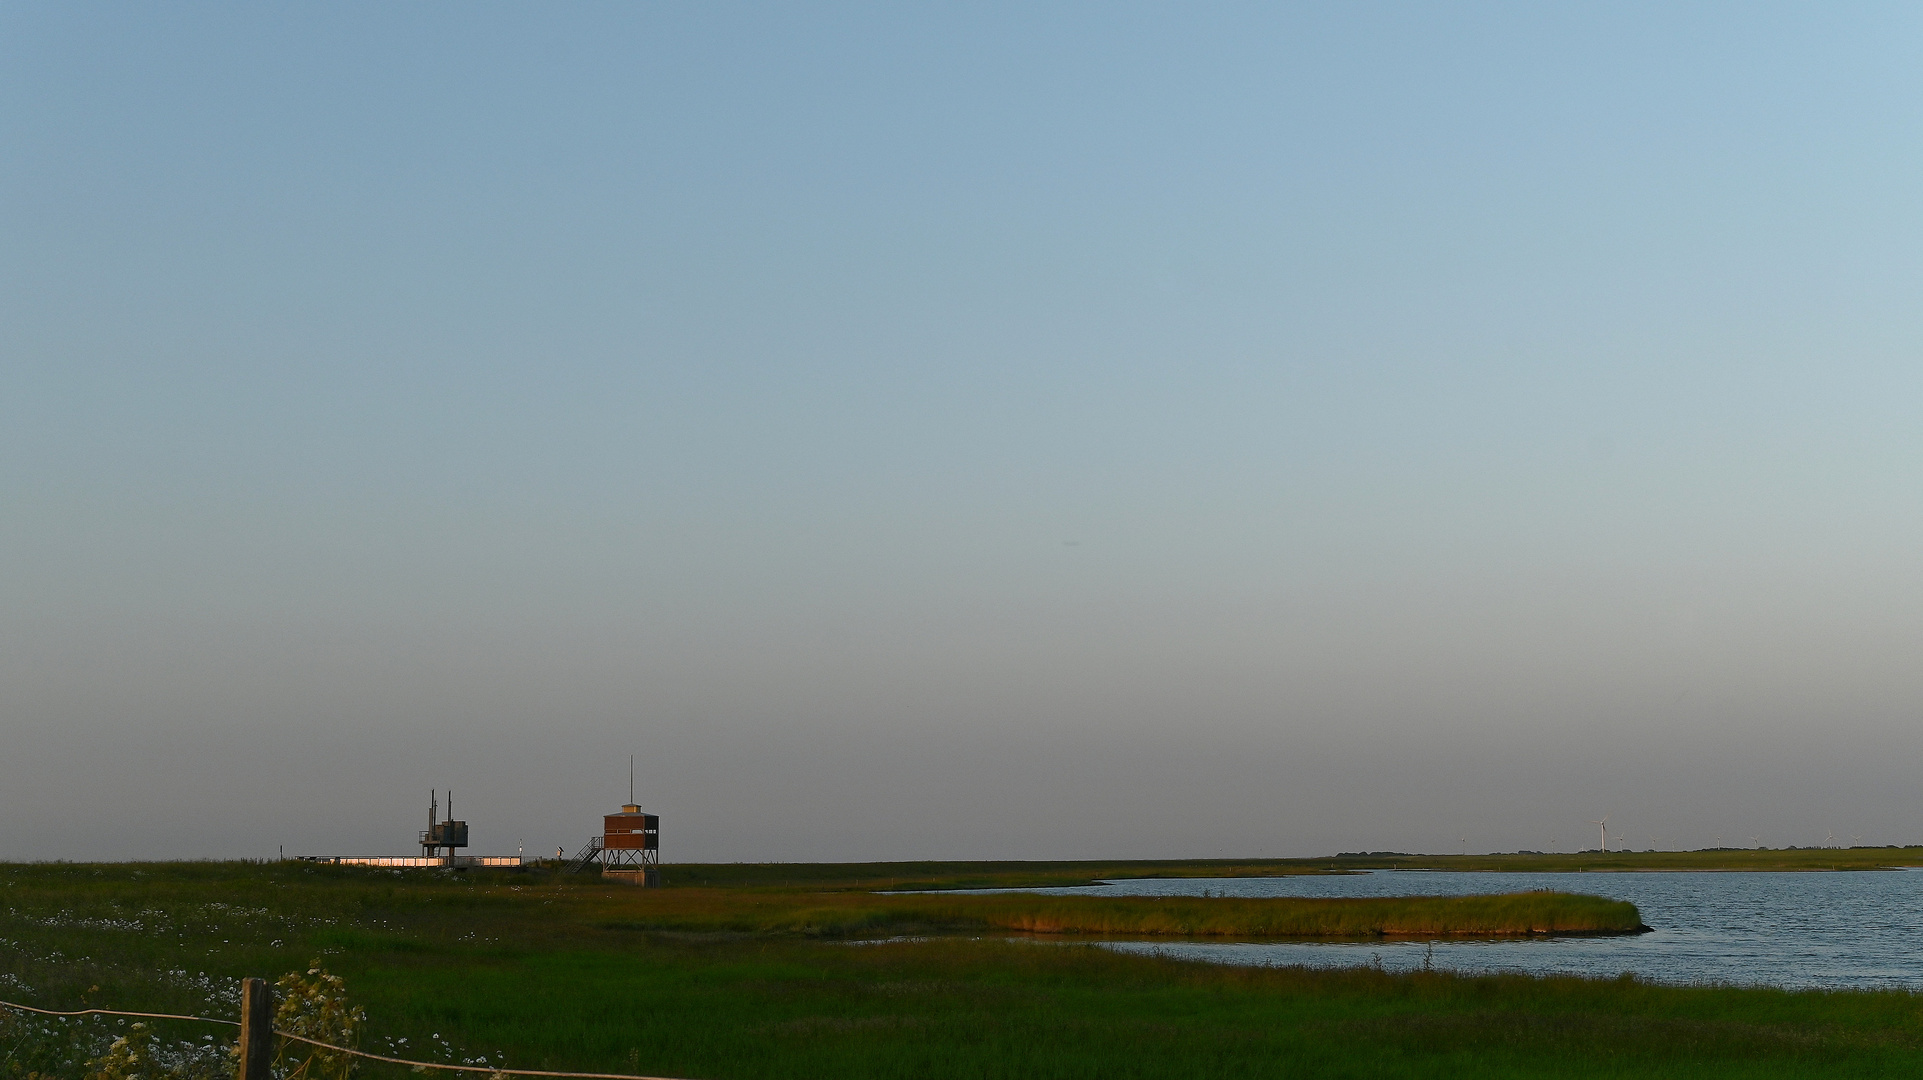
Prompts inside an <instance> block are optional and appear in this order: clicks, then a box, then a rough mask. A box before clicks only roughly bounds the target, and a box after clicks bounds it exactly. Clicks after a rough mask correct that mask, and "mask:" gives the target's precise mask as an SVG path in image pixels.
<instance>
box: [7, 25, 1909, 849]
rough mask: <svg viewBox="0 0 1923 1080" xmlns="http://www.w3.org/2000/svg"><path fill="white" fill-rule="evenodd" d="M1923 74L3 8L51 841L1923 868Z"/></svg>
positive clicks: (38, 769)
mask: <svg viewBox="0 0 1923 1080" xmlns="http://www.w3.org/2000/svg"><path fill="white" fill-rule="evenodd" d="M1919 46H1923V10H1919V9H1918V8H1916V7H1915V6H1914V5H1906V4H1884V5H1845V4H1826V5H1785V4H1764V3H1740V4H1737V3H1730V4H1715V3H1704V4H1690V5H1673V4H1654V3H1651V4H1632V3H1625V4H1609V5H1586V4H1537V3H1515V4H1476V3H1452V4H1415V3H1403V4H1373V5H1322V4H1297V5H1275V4H1251V5H1228V4H1211V5H1117V4H1100V5H1096V4H1089V5H1063V4H1005V5H997V4H977V5H955V6H940V5H872V6H843V5H834V4H816V5H766V6H740V5H730V4H721V3H716V4H699V5H692V4H687V5H668V4H652V5H650V4H619V5H617V4H569V5H539V6H527V5H511V4H459V5H454V4H408V5H388V4H372V3H363V4H354V3H342V4H329V5H243V4H194V3H180V4H168V5H158V6H154V5H148V6H141V5H117V4H109V5H103V4H88V3H58V4H55V3H32V2H29V3H10V4H6V5H4V6H0V146H4V147H5V148H6V149H5V152H4V153H0V859H90V858H92V859H132V858H163V859H171V858H208V857H211V858H238V857H266V856H272V855H275V854H277V853H278V852H281V851H283V850H284V851H285V852H286V853H287V854H289V855H293V854H404V853H407V852H408V851H409V849H410V847H411V846H412V845H414V844H415V842H416V832H417V831H418V830H419V829H420V828H421V827H422V824H423V822H424V821H425V817H426V813H427V802H428V794H429V791H430V790H431V789H439V790H445V789H449V788H452V789H453V791H454V798H455V805H456V815H457V816H459V817H462V818H465V819H466V820H468V821H469V822H470V828H471V832H472V836H473V842H474V848H473V850H474V852H475V853H479V854H501V853H511V852H513V851H515V850H517V849H520V848H525V849H526V850H527V851H528V852H530V853H533V852H539V851H552V850H553V849H554V848H556V847H563V846H565V847H567V848H568V849H569V850H572V849H573V848H575V847H578V846H579V845H580V844H581V843H582V842H583V841H584V840H585V839H586V838H587V836H589V835H590V834H591V833H593V832H595V831H596V830H597V829H598V824H597V816H598V815H600V814H603V813H608V812H612V811H613V810H615V809H616V808H617V807H618V805H619V804H620V803H621V802H623V801H624V800H625V799H626V798H627V795H628V789H627V786H626V785H627V780H628V758H629V755H634V756H635V758H636V773H637V786H638V796H639V799H640V801H641V803H642V804H643V806H644V807H646V808H647V809H648V810H649V811H651V812H655V813H658V814H660V815H661V817H662V837H663V840H662V853H663V858H664V861H666V862H670V863H672V862H676V861H733V860H755V861H762V860H789V861H806V860H870V859H877V860H878V859H917V858H950V859H964V858H1007V859H1018V858H1050V859H1074V858H1088V859H1118V858H1190V857H1267V856H1314V855H1323V854H1330V853H1333V852H1337V851H1367V850H1399V851H1412V852H1447V851H1507V850H1517V849H1536V850H1565V851H1567V850H1574V849H1577V848H1580V847H1584V846H1591V847H1593V846H1594V845H1595V844H1596V842H1597V826H1596V825H1595V824H1594V822H1596V821H1598V820H1600V819H1602V818H1604V816H1605V815H1607V817H1608V821H1609V823H1610V824H1609V828H1610V831H1611V841H1612V846H1613V845H1615V844H1617V843H1622V842H1627V843H1628V844H1629V845H1630V846H1632V847H1635V848H1639V849H1640V848H1643V847H1650V846H1660V847H1664V848H1694V847H1704V846H1712V845H1719V844H1720V845H1731V846H1736V845H1749V844H1765V845H1768V846H1775V847H1781V846H1787V845H1790V844H1795V845H1800V846H1808V845H1813V844H1821V843H1825V842H1828V841H1829V840H1831V839H1832V838H1833V839H1834V840H1835V841H1837V842H1841V843H1852V842H1860V843H1896V842H1923V789H1920V788H1919V787H1918V784H1917V783H1916V769H1917V763H1918V762H1919V761H1923V753H1919V751H1923V746H1920V745H1919V742H1923V725H1919V719H1920V718H1923V663H1920V662H1919V661H1918V657H1919V656H1923V562H1919V560H1918V558H1917V552H1918V550H1919V546H1918V541H1919V537H1923V503H1920V502H1919V492H1920V491H1923V488H1920V487H1919V483H1918V480H1919V477H1920V476H1923V423H1919V413H1918V408H1917V403H1918V402H1919V400H1923V363H1919V360H1923V349H1920V348H1919V347H1920V346H1923V303H1919V297H1920V296H1923V198H1919V192H1923V65H1919V64H1918V63H1917V62H1916V58H1917V56H1918V54H1919Z"/></svg>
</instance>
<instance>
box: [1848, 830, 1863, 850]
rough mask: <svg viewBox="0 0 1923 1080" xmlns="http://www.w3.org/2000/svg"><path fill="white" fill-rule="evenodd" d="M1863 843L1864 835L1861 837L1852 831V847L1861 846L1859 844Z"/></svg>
mask: <svg viewBox="0 0 1923 1080" xmlns="http://www.w3.org/2000/svg"><path fill="white" fill-rule="evenodd" d="M1862 843H1863V838H1862V837H1860V836H1858V835H1856V834H1855V833H1851V834H1850V846H1851V847H1857V846H1859V845H1860V844H1862Z"/></svg>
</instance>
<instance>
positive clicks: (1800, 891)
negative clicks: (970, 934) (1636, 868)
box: [1033, 871, 1923, 989]
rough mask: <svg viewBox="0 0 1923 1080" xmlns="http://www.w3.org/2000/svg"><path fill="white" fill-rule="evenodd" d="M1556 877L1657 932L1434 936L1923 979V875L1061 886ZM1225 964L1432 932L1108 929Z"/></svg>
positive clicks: (1741, 971) (1673, 962) (1617, 964)
mask: <svg viewBox="0 0 1923 1080" xmlns="http://www.w3.org/2000/svg"><path fill="white" fill-rule="evenodd" d="M1526 889H1556V890H1558V891H1563V892H1580V893H1591V894H1594V895H1597V896H1607V897H1611V898H1614V899H1620V900H1628V901H1630V902H1631V903H1633V904H1635V905H1636V906H1637V907H1638V908H1639V909H1641V911H1642V915H1643V921H1644V922H1645V923H1648V924H1649V925H1650V926H1651V927H1653V928H1654V932H1653V933H1649V934H1638V935H1634V936H1629V937H1601V938H1596V937H1582V938H1547V939H1543V938H1531V939H1522V940H1508V941H1450V940H1438V941H1436V942H1434V943H1433V945H1434V952H1433V963H1434V965H1435V966H1436V967H1438V968H1444V969H1448V970H1452V971H1470V972H1477V971H1525V972H1532V973H1537V974H1548V973H1571V974H1580V975H1601V976H1615V975H1619V974H1621V973H1623V972H1634V973H1635V974H1636V975H1638V976H1639V977H1643V978H1648V979H1653V980H1658V981H1662V982H1673V983H1735V984H1742V985H1766V986H1783V987H1827V988H1843V987H1883V988H1896V987H1901V988H1912V989H1923V875H1919V874H1917V873H1910V872H1903V871H1861V872H1849V871H1845V872H1836V873H1800V874H1798V873H1689V872H1663V873H1626V874H1503V873H1474V874H1464V873H1445V872H1437V871H1377V872H1373V873H1367V874H1358V875H1353V876H1342V877H1287V878H1207V879H1201V878H1188V879H1143V880H1132V881H1117V882H1111V883H1108V884H1103V885H1097V886H1093V887H1089V888H1079V889H1037V890H1033V891H1035V892H1043V893H1053V894H1061V895H1077V894H1080V895H1088V894H1091V893H1093V894H1097V895H1109V896H1201V895H1204V894H1205V893H1206V894H1209V895H1217V896H1459V895H1465V894H1470V893H1497V892H1521V891H1523V890H1526ZM1108 947H1110V948H1114V949H1118V950H1122V951H1125V952H1158V951H1159V952H1161V953H1163V954H1165V955H1170V956H1181V957H1188V958H1193V959H1198V960H1208V961H1213V962H1217V963H1224V964H1256V965H1263V964H1302V965H1308V966H1312V967H1347V966H1354V965H1361V964H1369V963H1374V962H1378V961H1379V962H1380V963H1381V965H1382V966H1383V967H1385V968H1387V969H1389V970H1391V971H1398V970H1413V969H1416V968H1420V967H1421V966H1422V965H1423V962H1424V959H1425V956H1426V955H1428V954H1429V951H1430V947H1431V943H1430V942H1428V941H1380V942H1364V943H1324V942H1280V943H1278V942H1219V941H1209V942H1193V941H1185V942H1112V943H1109V945H1108Z"/></svg>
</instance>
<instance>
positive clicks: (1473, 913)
mask: <svg viewBox="0 0 1923 1080" xmlns="http://www.w3.org/2000/svg"><path fill="white" fill-rule="evenodd" d="M609 910H610V911H618V912H619V913H620V914H621V916H622V917H621V918H619V919H616V920H613V921H609V922H605V923H603V924H602V925H604V926H608V927H610V928H620V929H629V930H682V931H686V930H700V931H730V932H736V933H756V934H774V933H781V934H796V933H799V934H808V935H814V936H821V937H859V936H868V937H875V936H885V935H890V934H911V933H923V934H931V933H954V932H979V931H996V930H1002V931H1016V932H1020V933H1029V934H1096V935H1106V936H1116V937H1163V936H1182V937H1253V938H1340V939H1355V938H1372V937H1465V936H1473V937H1521V936H1527V935H1531V934H1626V933H1635V932H1637V931H1638V930H1641V929H1643V926H1642V919H1641V917H1640V915H1639V914H1638V912H1637V911H1636V906H1635V905H1634V904H1629V903H1625V902H1623V901H1619V900H1605V899H1603V898H1601V897H1596V896H1576V895H1572V894H1569V893H1550V892H1526V893H1510V894H1506V895H1498V896H1447V897H1445V896H1415V897H1385V898H1355V899H1297V898H1289V897H1273V898H1269V897H1264V898H1244V897H1174V896H1171V897H1144V896H1038V895H1035V894H1033V893H994V894H988V895H982V894H974V895H952V894H951V895H941V894H920V895H892V896H878V895H875V894H873V893H857V892H819V893H816V892H787V891H760V892H744V891H734V890H727V889H714V888H692V889H661V890H657V891H653V892H648V893H643V894H641V895H637V896H626V897H621V898H619V901H618V902H617V903H615V904H613V905H611V906H610V909H609Z"/></svg>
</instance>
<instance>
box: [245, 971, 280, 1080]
mask: <svg viewBox="0 0 1923 1080" xmlns="http://www.w3.org/2000/svg"><path fill="white" fill-rule="evenodd" d="M273 1064H274V991H273V988H272V987H269V986H268V985H267V980H266V979H242V980H240V1077H239V1080H271V1077H270V1076H269V1073H270V1071H271V1070H272V1068H273Z"/></svg>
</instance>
